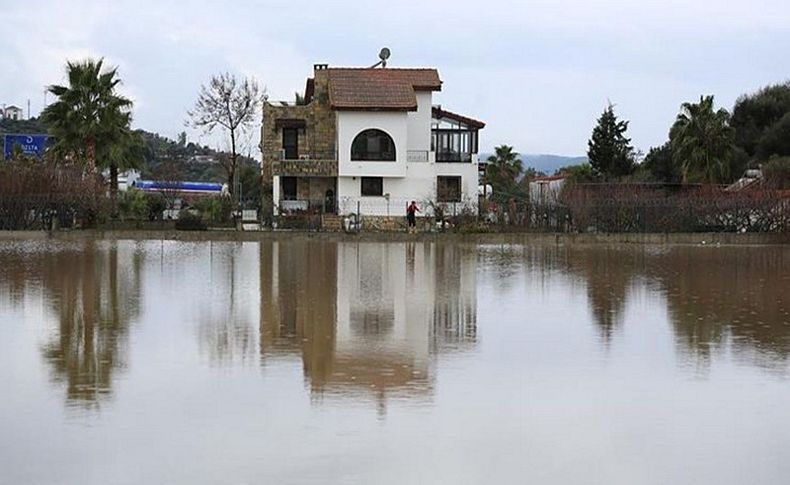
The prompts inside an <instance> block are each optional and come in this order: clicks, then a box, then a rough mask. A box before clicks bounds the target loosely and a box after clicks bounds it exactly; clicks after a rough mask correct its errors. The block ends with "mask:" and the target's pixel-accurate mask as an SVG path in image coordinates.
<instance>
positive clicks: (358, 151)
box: [261, 64, 485, 217]
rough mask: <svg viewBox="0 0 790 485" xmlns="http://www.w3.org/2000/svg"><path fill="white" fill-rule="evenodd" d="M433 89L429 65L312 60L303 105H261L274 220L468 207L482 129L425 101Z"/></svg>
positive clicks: (436, 83) (437, 86)
mask: <svg viewBox="0 0 790 485" xmlns="http://www.w3.org/2000/svg"><path fill="white" fill-rule="evenodd" d="M441 89H442V81H441V79H440V78H439V73H438V71H437V70H436V69H394V68H387V67H378V68H331V67H329V66H328V65H326V64H316V65H315V66H314V74H313V77H311V78H309V79H307V83H306V86H305V91H304V102H303V103H299V104H297V103H293V102H291V103H289V102H272V101H267V102H266V103H265V104H264V110H263V128H262V130H261V131H262V136H261V149H262V152H263V170H264V177H265V179H266V180H269V179H268V177H271V179H270V180H271V186H272V200H273V203H274V214H275V215H287V214H292V213H302V212H308V213H321V214H336V215H339V216H345V215H349V214H353V213H359V214H360V215H364V216H378V217H388V216H389V217H402V216H404V215H405V210H406V206H407V204H408V203H409V201H411V200H415V201H417V204H418V205H419V206H420V209H421V210H422V215H425V214H430V213H431V206H432V204H442V205H444V206H445V210H446V211H449V212H452V211H453V210H456V211H460V210H461V206H463V207H464V208H467V209H473V210H474V209H476V206H477V197H478V159H477V158H478V157H477V151H478V132H479V130H480V129H482V128H483V127H484V126H485V124H484V123H483V122H480V121H477V120H474V119H471V118H468V117H466V116H461V115H458V114H455V113H452V112H450V111H447V110H445V109H443V108H442V107H441V106H438V105H435V104H434V102H435V98H434V95H435V94H436V93H437V92H439V91H441ZM447 206H452V207H447Z"/></svg>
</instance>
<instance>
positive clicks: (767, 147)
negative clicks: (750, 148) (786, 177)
mask: <svg viewBox="0 0 790 485" xmlns="http://www.w3.org/2000/svg"><path fill="white" fill-rule="evenodd" d="M756 155H757V158H758V159H759V160H767V159H769V158H771V157H774V156H779V157H784V156H790V111H788V112H787V113H785V115H784V116H782V117H781V118H780V119H779V120H778V121H777V122H776V123H774V124H772V125H771V126H769V127H767V128H766V129H765V131H763V134H762V136H761V137H760V141H759V142H758V143H757V153H756Z"/></svg>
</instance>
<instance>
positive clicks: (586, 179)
mask: <svg viewBox="0 0 790 485" xmlns="http://www.w3.org/2000/svg"><path fill="white" fill-rule="evenodd" d="M556 175H567V176H568V178H569V180H570V181H571V182H573V183H577V184H589V183H594V182H598V181H600V178H599V177H598V174H596V173H595V170H593V168H592V165H590V164H589V163H581V164H579V165H568V166H567V167H562V168H559V169H557V172H556Z"/></svg>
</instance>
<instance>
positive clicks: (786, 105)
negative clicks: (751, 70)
mask: <svg viewBox="0 0 790 485" xmlns="http://www.w3.org/2000/svg"><path fill="white" fill-rule="evenodd" d="M788 113H790V82H788V83H784V84H776V85H773V86H766V87H765V88H763V89H761V90H759V91H758V92H756V93H754V94H751V95H744V96H741V97H740V98H738V101H736V103H735V108H733V111H732V121H731V124H732V127H733V128H735V133H736V134H735V144H736V145H737V146H739V147H741V148H742V149H743V150H744V151H745V152H746V154H747V155H748V156H749V157H750V158H754V157H765V156H766V154H768V156H770V155H790V151H783V150H779V151H777V148H779V147H777V146H776V145H775V139H774V138H773V136H772V137H769V138H770V139H769V140H766V142H765V143H766V145H763V138H764V137H765V136H766V133H767V132H768V131H769V130H771V129H772V127H773V126H774V125H776V124H777V123H779V122H780V120H782V119H783V118H784V117H786V115H787V114H788ZM785 133H787V132H786V131H785ZM761 145H763V146H762V147H761ZM783 147H784V148H785V149H786V148H790V147H788V145H783ZM771 152H773V153H771Z"/></svg>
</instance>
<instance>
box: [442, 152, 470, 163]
mask: <svg viewBox="0 0 790 485" xmlns="http://www.w3.org/2000/svg"><path fill="white" fill-rule="evenodd" d="M472 156H473V154H472V153H469V152H456V151H452V150H440V151H437V152H436V162H437V163H472Z"/></svg>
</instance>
